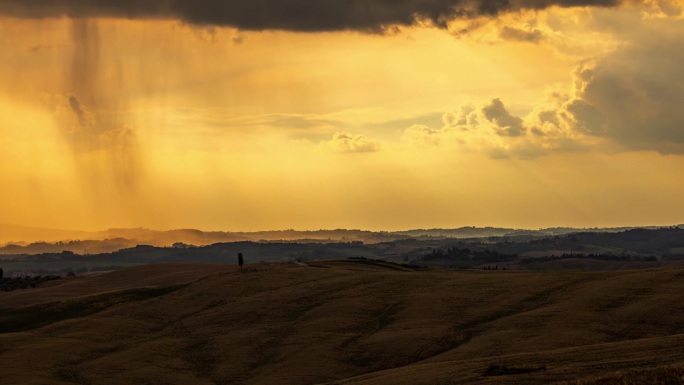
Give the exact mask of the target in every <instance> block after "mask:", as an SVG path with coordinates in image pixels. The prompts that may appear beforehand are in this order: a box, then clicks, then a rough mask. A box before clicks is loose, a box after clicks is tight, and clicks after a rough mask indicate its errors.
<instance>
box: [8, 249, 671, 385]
mask: <svg viewBox="0 0 684 385" xmlns="http://www.w3.org/2000/svg"><path fill="white" fill-rule="evenodd" d="M683 290H684V269H679V268H667V269H651V270H632V271H620V272H585V273H583V272H530V271H456V270H440V269H427V270H426V269H417V270H416V269H412V268H410V267H406V266H401V265H397V264H393V263H389V262H379V261H371V260H342V261H319V262H311V263H310V264H308V265H306V264H269V263H264V264H252V265H248V266H247V268H246V269H245V270H244V271H240V270H239V269H237V268H236V267H233V266H222V265H193V264H157V265H147V266H139V267H134V268H130V269H124V270H120V271H117V272H113V273H108V274H102V275H97V276H90V277H72V278H66V279H62V280H58V281H53V282H50V283H47V284H45V286H40V287H38V288H36V289H30V290H20V291H13V292H8V293H0V332H1V333H0V373H2V376H3V380H4V381H5V383H10V384H11V383H16V384H19V383H21V384H45V383H51V384H86V383H97V384H121V383H165V384H226V383H235V384H274V383H277V384H319V383H338V384H369V385H382V384H432V383H455V382H457V383H463V384H469V383H473V384H475V383H477V384H495V383H507V384H509V383H521V384H522V383H525V384H546V383H553V382H567V381H572V382H571V383H577V382H575V381H577V380H578V379H581V380H582V381H584V382H582V383H598V382H597V381H600V380H602V379H606V378H607V379H609V381H618V380H619V378H622V377H624V376H632V375H634V376H642V377H643V378H656V377H657V376H661V377H660V378H670V379H671V378H681V374H682V373H683V369H682V368H684V350H682V349H681V346H683V343H684V334H683V333H684V327H683V326H682V323H681V320H682V319H684V304H682V301H681V292H682V291H683ZM621 376H622V377H621ZM653 376H656V377H653ZM676 376H680V377H676ZM611 378H612V379H614V380H610V379H611ZM601 383H602V384H603V383H609V384H610V383H611V382H601ZM613 383H618V382H613ZM670 383H672V382H671V381H670ZM674 383H676V382H674Z"/></svg>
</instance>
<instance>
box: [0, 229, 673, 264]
mask: <svg viewBox="0 0 684 385" xmlns="http://www.w3.org/2000/svg"><path fill="white" fill-rule="evenodd" d="M127 231H128V230H127ZM336 231H338V232H344V231H342V230H336ZM170 233H171V232H164V234H165V235H168V234H170ZM191 233H192V232H191ZM350 233H351V232H350ZM202 234H206V233H202ZM321 234H325V233H321ZM114 235H126V233H125V232H124V233H117V234H114ZM261 235H263V234H261ZM308 235H311V234H308ZM338 235H339V233H338ZM347 239H349V238H347ZM238 253H243V254H244V256H245V258H247V260H248V261H250V262H257V261H259V262H260V261H265V262H274V261H279V262H288V261H290V262H294V261H297V262H307V261H316V260H328V259H346V258H367V259H377V260H385V261H389V262H395V263H403V264H411V265H416V266H422V267H433V268H456V269H494V270H497V269H502V270H503V269H507V270H511V269H512V270H564V269H568V270H586V271H595V270H624V269H641V268H656V267H663V266H666V265H670V264H677V263H680V262H682V261H684V229H680V228H662V229H652V230H650V229H632V230H627V231H622V232H618V233H609V232H601V233H590V232H582V233H571V234H566V235H555V236H543V237H541V236H537V237H528V236H520V237H499V238H491V237H489V238H460V239H459V238H445V237H425V236H417V237H415V238H411V237H406V236H402V237H399V239H396V240H390V241H385V242H380V243H365V242H362V241H357V240H352V241H349V240H347V241H330V240H327V239H326V240H325V241H318V240H312V239H306V240H300V241H268V240H261V241H232V242H220V243H213V244H210V245H205V246H194V245H192V244H188V243H183V242H176V243H174V244H173V245H172V246H170V247H168V246H165V247H159V246H153V245H152V244H145V243H139V241H137V240H135V241H131V240H130V239H126V238H111V239H105V240H102V241H97V240H90V241H70V242H57V243H46V242H40V243H34V244H29V245H25V246H20V245H7V246H4V247H1V248H0V267H2V268H4V270H5V272H6V273H7V274H13V275H24V274H28V275H36V274H60V273H61V274H65V273H67V272H76V273H86V272H95V271H103V270H116V269H121V268H124V267H130V266H135V265H141V264H149V263H167V262H187V263H235V258H236V256H237V254H238Z"/></svg>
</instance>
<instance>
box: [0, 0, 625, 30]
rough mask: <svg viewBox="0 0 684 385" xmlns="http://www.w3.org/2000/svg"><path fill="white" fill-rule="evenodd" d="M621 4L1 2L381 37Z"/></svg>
mask: <svg viewBox="0 0 684 385" xmlns="http://www.w3.org/2000/svg"><path fill="white" fill-rule="evenodd" d="M619 2H620V0H507V1H500V0H326V1H320V0H291V1H282V0H260V1H254V0H232V1H224V0H195V1H187V0H146V1H138V0H119V1H111V0H91V1H81V0H28V1H26V0H0V14H4V15H7V16H13V17H32V18H36V17H63V16H69V17H77V18H80V17H100V16H102V17H120V18H163V19H180V20H183V21H186V22H189V23H193V24H200V25H222V26H232V27H237V28H239V29H243V30H289V31H309V32H315V31H340V30H358V31H382V30H383V29H385V28H387V27H390V26H402V25H403V26H407V25H413V24H416V23H425V22H428V23H430V24H432V25H435V26H438V27H442V28H446V27H447V23H448V21H449V20H453V19H456V18H472V17H477V16H495V15H498V14H500V13H504V12H511V11H518V10H523V9H534V10H538V9H544V8H548V7H551V6H560V7H578V6H598V7H611V6H616V5H618V4H619Z"/></svg>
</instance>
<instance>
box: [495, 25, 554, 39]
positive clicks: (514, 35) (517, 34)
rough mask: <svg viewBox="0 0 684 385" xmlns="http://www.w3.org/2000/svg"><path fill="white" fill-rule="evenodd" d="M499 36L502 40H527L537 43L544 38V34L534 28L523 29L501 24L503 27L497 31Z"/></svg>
mask: <svg viewBox="0 0 684 385" xmlns="http://www.w3.org/2000/svg"><path fill="white" fill-rule="evenodd" d="M499 37H501V38H502V39H504V40H515V41H527V42H530V43H538V42H539V41H541V40H542V39H543V38H544V34H543V33H542V31H540V30H538V29H536V28H533V29H530V30H525V29H521V28H515V27H511V26H508V25H505V26H503V28H501V31H499Z"/></svg>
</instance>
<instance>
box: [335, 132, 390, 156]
mask: <svg viewBox="0 0 684 385" xmlns="http://www.w3.org/2000/svg"><path fill="white" fill-rule="evenodd" d="M322 145H323V146H324V147H326V148H328V149H330V150H331V151H334V152H337V153H356V152H375V151H379V150H380V143H378V142H377V141H374V140H371V139H369V138H367V137H366V136H365V135H362V134H349V133H346V132H337V133H335V134H334V135H333V138H332V140H329V141H325V142H322Z"/></svg>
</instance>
